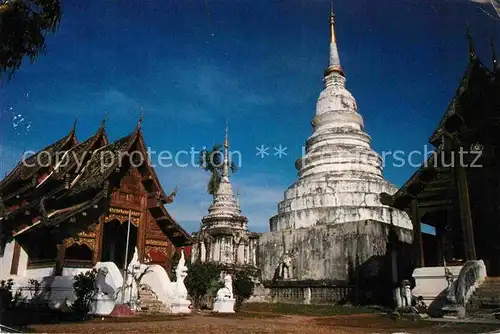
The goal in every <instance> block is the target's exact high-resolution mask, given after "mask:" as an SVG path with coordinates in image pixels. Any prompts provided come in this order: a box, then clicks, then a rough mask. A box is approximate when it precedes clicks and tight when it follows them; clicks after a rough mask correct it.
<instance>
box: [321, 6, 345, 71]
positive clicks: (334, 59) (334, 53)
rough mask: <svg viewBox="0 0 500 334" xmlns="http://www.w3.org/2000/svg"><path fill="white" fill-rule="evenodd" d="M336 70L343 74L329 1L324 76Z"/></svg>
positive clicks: (333, 15)
mask: <svg viewBox="0 0 500 334" xmlns="http://www.w3.org/2000/svg"><path fill="white" fill-rule="evenodd" d="M332 72H336V73H338V74H340V75H342V76H344V70H343V69H342V66H340V57H339V51H338V49H337V37H336V35H335V14H334V11H333V1H331V11H330V58H329V61H328V68H327V69H326V70H325V77H326V76H328V75H329V74H331V73H332Z"/></svg>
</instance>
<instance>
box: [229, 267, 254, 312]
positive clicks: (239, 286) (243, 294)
mask: <svg viewBox="0 0 500 334" xmlns="http://www.w3.org/2000/svg"><path fill="white" fill-rule="evenodd" d="M254 287H255V283H254V282H253V280H252V275H251V274H250V273H249V272H247V271H240V272H236V279H235V280H234V283H233V291H234V296H235V298H236V305H235V306H236V309H238V308H239V307H240V306H241V304H243V302H244V301H245V300H246V299H248V298H250V297H251V296H252V294H253V288H254Z"/></svg>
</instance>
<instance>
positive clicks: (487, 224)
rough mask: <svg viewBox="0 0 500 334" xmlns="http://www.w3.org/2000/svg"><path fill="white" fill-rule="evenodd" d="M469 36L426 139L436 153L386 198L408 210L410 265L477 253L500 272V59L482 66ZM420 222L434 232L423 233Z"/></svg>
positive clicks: (492, 271)
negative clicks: (448, 97)
mask: <svg viewBox="0 0 500 334" xmlns="http://www.w3.org/2000/svg"><path fill="white" fill-rule="evenodd" d="M468 36H469V62H468V66H467V68H466V71H465V73H464V75H463V77H462V80H461V81H460V84H459V86H458V89H457V90H456V93H455V95H454V96H453V99H452V101H451V103H450V104H449V106H448V108H447V110H446V112H445V114H444V116H443V117H442V119H441V121H440V122H439V125H438V126H437V128H436V130H435V131H434V133H433V134H432V135H431V137H430V140H429V142H430V143H431V144H432V145H433V146H434V147H435V150H434V152H433V153H432V154H431V155H430V156H429V157H428V158H427V160H426V161H425V163H424V164H422V166H421V167H420V168H419V169H418V170H417V171H416V172H415V173H414V174H413V175H412V176H411V177H410V178H409V180H408V181H406V183H405V184H404V185H403V186H402V187H401V188H400V189H399V190H398V191H397V193H395V194H394V195H393V196H389V195H388V194H382V196H381V197H382V198H383V200H384V202H385V203H386V204H387V205H391V206H392V207H395V208H398V209H402V210H405V211H407V212H408V214H409V215H410V217H412V222H413V227H414V236H415V238H414V240H415V242H414V246H415V252H414V254H416V256H415V259H414V267H424V266H425V267H433V266H443V265H444V264H445V263H444V262H445V261H446V263H447V264H448V265H461V264H463V263H464V262H465V261H468V260H477V259H482V260H483V261H484V263H485V265H486V268H487V273H488V276H498V275H500V258H499V257H498V254H499V253H500V242H499V241H498V239H497V238H498V237H500V66H499V64H498V61H497V59H496V55H495V49H494V47H493V45H492V51H493V66H492V69H490V68H488V67H487V66H485V65H484V64H483V62H481V60H480V59H479V58H478V56H477V55H476V52H475V48H474V43H473V41H472V38H471V36H470V33H469V34H468ZM421 223H425V224H428V225H431V226H433V227H434V228H435V231H436V234H435V236H434V235H429V234H423V233H422V231H421Z"/></svg>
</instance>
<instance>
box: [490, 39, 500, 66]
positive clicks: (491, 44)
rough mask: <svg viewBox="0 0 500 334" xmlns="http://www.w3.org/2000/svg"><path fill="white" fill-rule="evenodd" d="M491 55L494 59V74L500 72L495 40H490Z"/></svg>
mask: <svg viewBox="0 0 500 334" xmlns="http://www.w3.org/2000/svg"><path fill="white" fill-rule="evenodd" d="M490 46H491V54H492V57H493V72H497V73H498V72H500V66H499V64H498V59H497V51H496V49H495V43H493V38H491V39H490Z"/></svg>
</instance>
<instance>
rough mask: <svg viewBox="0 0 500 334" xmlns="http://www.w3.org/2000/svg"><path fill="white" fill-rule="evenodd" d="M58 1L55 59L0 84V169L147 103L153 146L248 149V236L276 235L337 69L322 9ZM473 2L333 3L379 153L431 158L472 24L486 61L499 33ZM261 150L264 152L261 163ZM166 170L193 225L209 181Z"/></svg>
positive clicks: (51, 46)
mask: <svg viewBox="0 0 500 334" xmlns="http://www.w3.org/2000/svg"><path fill="white" fill-rule="evenodd" d="M63 5H64V16H63V20H62V23H61V26H60V28H59V30H58V32H57V34H55V35H54V36H48V38H47V53H46V55H44V56H42V57H40V58H39V59H37V60H36V62H35V63H34V64H30V63H28V62H25V63H24V64H23V66H22V68H21V70H20V71H19V72H18V73H17V74H16V75H15V77H14V79H13V80H12V81H10V82H6V83H4V84H3V86H2V87H1V88H0V120H1V122H0V149H1V151H0V154H1V157H0V162H1V164H0V173H1V175H2V176H3V175H4V174H5V173H6V172H7V171H8V170H10V168H12V167H13V165H14V164H15V162H16V160H18V159H19V157H20V156H21V154H22V152H23V150H25V149H26V150H30V149H33V150H36V149H39V148H41V147H43V146H45V145H47V144H48V143H50V142H53V141H54V140H57V139H58V138H60V137H62V136H64V135H65V134H66V133H67V132H68V131H69V129H70V128H71V126H72V124H73V120H74V117H75V115H78V129H77V131H78V132H77V133H78V137H79V139H80V140H83V139H85V138H86V137H88V136H90V135H91V134H92V133H93V132H94V131H95V130H96V129H97V128H98V127H99V124H100V122H101V120H102V118H103V117H104V115H105V114H106V115H107V119H108V122H107V131H108V135H109V136H110V138H111V139H117V138H119V137H121V136H124V135H126V134H128V133H129V132H131V131H132V130H133V128H134V127H135V125H136V122H137V120H138V118H139V116H140V114H141V109H142V110H143V111H144V115H145V120H144V123H143V130H144V135H145V138H146V142H147V144H148V145H149V146H150V147H151V148H152V149H153V150H155V151H161V150H169V151H171V152H176V151H178V150H190V149H191V147H194V148H196V149H199V148H201V147H203V146H212V145H213V144H215V143H221V142H222V140H223V135H224V127H225V123H226V119H229V130H230V142H231V146H232V149H234V150H238V151H240V152H241V154H242V167H241V168H240V170H239V171H238V172H237V173H236V174H235V175H234V176H233V178H232V179H233V183H234V187H235V189H237V190H238V192H239V193H240V201H241V205H242V209H243V212H244V213H245V214H246V215H247V216H248V217H249V219H250V228H251V229H252V230H254V231H258V232H262V231H267V230H268V219H269V217H270V216H272V215H273V214H274V213H275V211H276V206H277V203H278V201H279V200H280V199H282V197H283V191H284V190H285V189H286V188H287V187H288V186H289V185H291V184H292V183H293V182H294V181H295V180H296V171H295V168H294V161H295V159H297V158H298V157H300V154H301V152H302V145H303V144H304V142H305V140H306V139H307V137H308V136H310V134H311V127H310V121H311V120H312V118H313V115H314V111H315V104H316V99H317V97H318V95H319V93H320V91H321V89H322V73H323V70H324V68H325V66H326V64H327V59H328V40H329V36H328V34H329V30H328V20H329V18H328V16H329V8H330V3H329V1H324V0H322V1H319V0H318V1H313V0H307V1H306V0H302V1H301V0H268V1H255V0H254V1H246V0H240V1H235V0H232V1H229V0H227V1H216V0H204V1H189V0H183V1H166V0H155V1H152V0H148V1H146V0H134V1H132V0H123V1H110V0H100V1H93V0H91V1H84V2H83V1H76V0H63ZM479 6H481V5H480V4H478V3H474V2H471V1H468V0H448V1H445V0H422V1H409V0H400V1H368V0H359V1H352V0H336V1H335V11H336V21H337V28H336V30H337V39H338V43H339V48H340V57H341V62H342V65H343V67H344V69H345V72H346V75H347V87H348V89H349V90H350V91H351V92H352V93H353V95H354V96H355V98H356V99H357V102H358V107H359V112H360V113H361V115H362V116H363V117H364V120H365V125H366V130H367V132H368V133H369V134H370V135H371V137H372V140H373V147H374V149H375V150H376V151H378V152H379V153H380V152H382V151H394V150H403V151H405V152H409V151H412V150H420V151H422V150H423V149H424V145H426V144H427V140H428V137H429V136H430V134H431V133H432V131H433V130H434V127H435V126H436V125H437V123H438V121H439V119H440V118H441V116H442V115H443V113H444V111H445V109H446V107H447V105H448V103H449V101H450V100H451V98H452V95H453V94H454V91H455V89H456V87H457V85H458V82H459V79H460V77H461V75H462V73H463V71H464V70H465V67H466V64H467V57H468V53H467V39H466V38H465V26H466V22H469V24H470V26H471V29H472V32H473V35H474V39H475V43H476V48H477V52H478V54H479V55H480V57H481V58H482V59H483V61H484V62H485V63H486V64H487V65H488V66H489V65H490V63H491V52H490V48H489V38H490V37H492V38H493V39H494V40H495V41H496V44H497V45H498V46H499V47H500V35H499V33H500V23H499V22H497V21H495V20H493V19H492V18H490V17H488V16H487V15H485V14H484V12H483V11H481V10H480V9H479ZM483 8H484V9H485V10H490V8H489V7H487V6H483ZM17 115H21V118H17V119H15V120H14V119H13V117H14V116H17ZM20 119H22V121H21V122H20ZM18 123H19V124H18ZM16 124H17V126H14V125H16ZM280 144H281V145H283V146H286V147H287V153H288V155H287V156H283V157H281V158H278V157H276V156H273V153H274V152H273V147H274V146H276V145H280ZM260 145H266V146H269V147H270V151H269V152H270V153H271V155H270V156H266V157H265V158H263V159H261V158H260V157H258V156H256V155H255V153H256V149H255V148H256V146H260ZM414 169H415V168H414V167H412V166H403V167H394V166H391V164H390V161H389V162H388V163H387V166H386V169H385V175H386V177H387V178H388V179H389V180H390V181H391V182H393V183H394V184H396V185H397V186H400V185H402V184H403V183H404V182H405V180H406V179H407V178H408V177H409V176H410V175H411V174H412V173H413V171H414ZM157 173H158V174H159V177H160V180H161V182H162V184H163V186H164V188H165V190H166V191H167V192H169V191H170V190H172V189H173V188H174V187H175V186H176V185H178V186H179V194H178V197H177V200H176V201H175V202H174V203H172V204H170V205H169V207H168V208H169V210H170V212H171V213H172V214H173V215H174V217H175V218H176V219H177V220H178V221H179V222H180V223H181V224H182V225H183V226H184V227H185V228H186V229H187V230H189V231H195V230H196V229H197V228H198V227H199V222H200V219H201V217H202V216H203V215H204V214H206V210H207V207H208V205H209V204H210V202H211V197H210V196H209V195H207V194H206V192H205V187H206V182H207V180H208V175H207V174H206V173H205V172H203V171H202V170H200V169H196V168H178V167H171V168H158V169H157Z"/></svg>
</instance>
